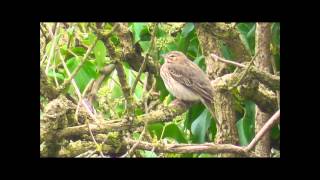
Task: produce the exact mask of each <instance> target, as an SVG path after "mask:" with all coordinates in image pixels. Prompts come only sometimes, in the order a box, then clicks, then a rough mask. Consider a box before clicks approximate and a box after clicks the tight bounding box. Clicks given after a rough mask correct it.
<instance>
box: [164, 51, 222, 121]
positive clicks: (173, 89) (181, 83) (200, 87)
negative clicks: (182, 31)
mask: <svg viewBox="0 0 320 180" xmlns="http://www.w3.org/2000/svg"><path fill="white" fill-rule="evenodd" d="M162 57H163V58H164V60H165V62H164V64H163V65H162V66H161V68H160V76H161V78H162V80H163V82H164V84H165V86H166V88H167V90H168V91H169V92H170V93H171V94H172V95H173V96H174V97H176V98H177V99H179V100H182V101H188V102H190V101H199V100H200V101H201V102H202V104H204V105H205V107H206V108H207V109H208V111H209V112H210V114H211V116H212V117H214V108H213V89H212V87H211V83H210V80H209V78H208V76H207V75H206V74H205V73H204V72H203V71H202V70H201V69H200V68H199V67H198V66H197V65H196V64H195V63H194V62H192V61H191V60H190V59H188V57H187V56H186V55H185V54H184V53H182V52H180V51H170V52H168V53H166V54H163V55H162ZM216 123H217V125H219V124H218V122H216Z"/></svg>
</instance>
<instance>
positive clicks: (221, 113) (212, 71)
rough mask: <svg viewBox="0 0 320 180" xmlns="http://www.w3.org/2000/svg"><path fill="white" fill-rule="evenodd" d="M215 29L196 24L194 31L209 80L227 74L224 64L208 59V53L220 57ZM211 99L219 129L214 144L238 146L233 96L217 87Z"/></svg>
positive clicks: (203, 24) (213, 25)
mask: <svg viewBox="0 0 320 180" xmlns="http://www.w3.org/2000/svg"><path fill="white" fill-rule="evenodd" d="M217 28H218V26H217V24H215V23H197V24H196V31H197V34H198V38H199V42H200V45H201V47H202V53H203V55H204V57H205V62H206V65H207V69H206V71H207V74H208V76H209V79H210V80H213V79H216V78H217V77H220V76H222V75H224V74H227V69H226V64H223V63H219V62H215V61H213V60H212V59H211V57H210V53H215V54H218V55H221V53H220V48H219V46H218V42H217V41H218V40H217V37H215V32H216V31H217ZM214 87H215V86H214ZM213 99H214V100H213V101H214V109H215V116H216V117H215V118H216V119H217V121H218V122H219V124H220V127H217V134H216V138H215V143H219V144H223V143H230V144H238V142H239V138H238V133H237V129H236V115H235V110H234V109H235V108H234V104H233V103H234V98H233V96H232V95H231V93H230V92H228V91H225V90H221V89H219V88H218V86H217V87H216V88H214V95H213ZM223 156H224V157H230V156H234V155H232V154H224V155H223Z"/></svg>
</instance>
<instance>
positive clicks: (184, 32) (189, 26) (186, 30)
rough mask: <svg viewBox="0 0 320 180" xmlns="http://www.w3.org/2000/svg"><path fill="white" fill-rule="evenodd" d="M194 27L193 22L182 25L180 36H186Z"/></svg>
mask: <svg viewBox="0 0 320 180" xmlns="http://www.w3.org/2000/svg"><path fill="white" fill-rule="evenodd" d="M193 29H194V24H193V23H187V24H186V25H185V26H184V27H183V29H182V31H181V35H182V37H184V38H185V37H187V36H188V34H189V33H190V32H191V31H192V30H193Z"/></svg>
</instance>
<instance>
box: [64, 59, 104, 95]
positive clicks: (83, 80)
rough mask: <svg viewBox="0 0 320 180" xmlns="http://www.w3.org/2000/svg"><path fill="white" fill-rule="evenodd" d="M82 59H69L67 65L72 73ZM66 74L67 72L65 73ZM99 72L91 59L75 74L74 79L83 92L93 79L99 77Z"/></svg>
mask: <svg viewBox="0 0 320 180" xmlns="http://www.w3.org/2000/svg"><path fill="white" fill-rule="evenodd" d="M79 64H80V60H79V58H75V57H73V58H71V59H69V60H68V61H67V67H68V69H69V71H70V73H72V72H73V71H74V70H75V69H76V68H77V66H79ZM65 76H66V73H65ZM97 76H98V73H97V72H96V71H95V65H94V64H93V63H91V62H90V61H86V62H85V63H84V64H83V66H82V67H81V68H80V70H79V72H78V73H77V74H76V75H75V77H74V79H75V81H76V84H77V86H78V88H79V90H80V91H81V92H82V91H83V90H84V88H85V87H86V85H87V84H88V83H89V82H90V80H91V79H95V78H97Z"/></svg>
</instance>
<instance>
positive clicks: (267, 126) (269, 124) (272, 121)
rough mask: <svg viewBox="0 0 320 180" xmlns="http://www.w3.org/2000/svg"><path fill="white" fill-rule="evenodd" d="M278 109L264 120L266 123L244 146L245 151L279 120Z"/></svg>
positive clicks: (252, 146)
mask: <svg viewBox="0 0 320 180" xmlns="http://www.w3.org/2000/svg"><path fill="white" fill-rule="evenodd" d="M279 117H280V109H279V110H278V111H277V112H276V113H275V114H274V115H273V116H272V117H271V118H270V119H269V120H268V121H267V122H266V124H265V125H264V126H263V127H262V128H261V129H260V131H259V132H258V133H257V134H256V136H255V137H254V138H253V139H252V141H251V143H250V144H249V145H248V146H247V147H246V148H245V150H246V151H250V150H251V149H252V148H254V146H255V145H256V144H257V143H258V142H259V140H260V139H261V138H262V137H263V136H264V135H265V134H266V133H267V132H268V131H269V130H270V129H271V128H272V127H273V125H274V124H275V123H277V121H278V120H279Z"/></svg>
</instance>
